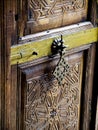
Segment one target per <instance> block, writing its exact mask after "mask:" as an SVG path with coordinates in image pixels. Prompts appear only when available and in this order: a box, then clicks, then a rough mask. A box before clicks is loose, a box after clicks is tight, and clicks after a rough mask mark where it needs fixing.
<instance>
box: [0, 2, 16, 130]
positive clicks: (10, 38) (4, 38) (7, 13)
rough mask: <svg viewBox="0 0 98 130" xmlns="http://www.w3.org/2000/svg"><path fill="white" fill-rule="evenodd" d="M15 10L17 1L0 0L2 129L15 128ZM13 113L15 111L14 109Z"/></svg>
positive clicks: (9, 129) (10, 129) (11, 129)
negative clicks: (13, 61) (12, 88)
mask: <svg viewBox="0 0 98 130" xmlns="http://www.w3.org/2000/svg"><path fill="white" fill-rule="evenodd" d="M15 11H16V1H15V0H14V1H10V0H4V1H0V18H1V19H0V28H1V32H0V34H1V35H0V38H1V39H0V48H1V50H0V62H1V63H0V64H1V66H0V76H1V77H0V79H1V83H0V89H1V98H0V99H1V118H2V119H1V121H0V122H1V125H0V127H1V130H3V129H4V130H5V129H6V130H13V129H14V128H15V127H14V128H11V122H13V120H14V118H13V117H12V116H11V108H12V106H11V102H10V98H11V84H10V83H11V66H10V47H11V43H12V42H13V44H14V42H15V38H14V34H15V33H16V31H15ZM12 113H13V111H12Z"/></svg>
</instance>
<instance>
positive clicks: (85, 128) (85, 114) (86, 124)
mask: <svg viewBox="0 0 98 130" xmlns="http://www.w3.org/2000/svg"><path fill="white" fill-rule="evenodd" d="M86 55H87V56H86V68H85V69H84V75H85V76H84V79H83V80H84V82H83V89H84V93H83V95H84V99H83V100H82V99H81V100H82V102H83V104H84V105H83V107H82V122H81V124H80V125H81V130H90V123H91V112H92V93H93V78H94V77H93V76H94V63H95V44H93V45H92V46H91V47H90V49H89V50H88V52H86Z"/></svg>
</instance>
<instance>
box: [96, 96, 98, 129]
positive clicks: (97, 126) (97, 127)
mask: <svg viewBox="0 0 98 130" xmlns="http://www.w3.org/2000/svg"><path fill="white" fill-rule="evenodd" d="M96 130H98V97H97V106H96Z"/></svg>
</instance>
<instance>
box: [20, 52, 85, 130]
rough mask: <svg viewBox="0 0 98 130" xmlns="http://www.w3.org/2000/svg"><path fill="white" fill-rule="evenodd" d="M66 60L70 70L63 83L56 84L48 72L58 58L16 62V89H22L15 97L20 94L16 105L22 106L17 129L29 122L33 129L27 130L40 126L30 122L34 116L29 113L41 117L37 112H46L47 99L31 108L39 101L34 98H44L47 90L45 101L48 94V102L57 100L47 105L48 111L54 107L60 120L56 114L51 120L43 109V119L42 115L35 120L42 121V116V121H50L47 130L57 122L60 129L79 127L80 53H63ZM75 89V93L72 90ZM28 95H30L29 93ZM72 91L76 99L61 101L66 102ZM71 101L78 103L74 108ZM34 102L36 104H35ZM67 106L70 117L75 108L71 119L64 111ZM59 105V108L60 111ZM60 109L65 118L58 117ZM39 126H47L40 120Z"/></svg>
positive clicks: (81, 58)
mask: <svg viewBox="0 0 98 130" xmlns="http://www.w3.org/2000/svg"><path fill="white" fill-rule="evenodd" d="M65 59H66V60H67V61H68V63H69V64H70V67H71V68H70V71H71V73H69V74H68V75H67V76H66V77H65V78H64V80H63V85H62V86H58V83H57V81H56V79H54V78H53V75H52V73H51V72H52V70H53V69H54V67H55V66H56V64H57V62H58V60H59V59H58V57H55V58H53V59H50V60H48V58H42V59H39V60H37V61H35V62H31V63H28V64H27V63H26V64H23V65H19V73H20V78H19V79H20V81H19V82H20V85H19V86H18V87H19V90H20V88H21V90H20V91H19V94H20V96H18V98H20V97H21V100H19V101H20V102H18V105H19V106H20V105H21V108H20V113H18V115H19V117H20V120H21V123H20V125H21V126H20V130H27V128H29V127H30V125H32V129H31V127H30V130H33V129H34V127H35V128H36V127H38V128H39V127H41V126H39V125H38V126H37V122H35V123H34V122H31V121H33V120H32V119H33V118H34V117H33V115H32V113H33V114H35V113H34V112H35V111H36V116H41V115H39V114H40V113H39V111H40V112H41V111H45V107H48V106H47V102H46V101H44V102H43V103H42V102H41V103H42V104H43V105H42V106H36V108H35V109H36V110H35V109H32V107H33V105H34V102H36V103H38V104H39V100H38V101H37V99H39V98H41V97H42V98H44V94H45V93H46V99H47V101H48V98H49V97H50V98H49V99H50V100H49V101H48V103H50V104H51V98H54V99H55V101H54V103H56V101H58V103H56V104H51V105H52V106H50V107H49V108H48V110H51V111H52V108H53V107H54V108H55V109H56V112H57V113H58V114H57V115H58V116H59V121H58V118H57V116H56V117H55V116H54V117H53V119H54V118H55V122H54V121H51V116H49V117H47V116H48V114H49V113H48V111H46V113H45V115H44V117H43V118H42V116H41V117H39V118H38V123H41V122H40V121H41V120H40V118H42V121H43V120H46V119H45V118H48V120H47V122H45V123H46V124H48V123H49V124H50V129H52V128H53V127H54V124H55V123H56V122H57V121H58V123H59V124H60V125H56V124H55V125H56V127H58V128H59V129H61V128H63V127H64V128H66V127H68V128H75V129H76V130H78V129H79V116H80V96H81V81H82V69H83V53H82V52H80V53H75V54H73V55H68V57H67V56H66V57H65ZM70 74H73V75H72V77H71V76H70ZM33 83H34V84H33ZM68 84H69V85H68ZM70 86H71V88H70ZM33 88H34V89H35V94H34V92H33ZM75 88H76V89H75ZM29 89H30V90H29ZM54 89H56V90H57V91H56V90H55V91H54V92H53V90H54ZM74 89H75V90H74ZM36 90H37V92H36ZM50 91H51V92H52V93H53V95H50V96H49V92H50ZM66 91H68V92H69V91H70V93H69V94H68V93H67V92H66ZM74 91H75V92H76V93H74ZM31 93H32V94H31ZM29 94H30V95H31V96H29ZM67 94H68V95H67ZM71 94H72V95H74V94H75V95H74V96H76V97H77V98H75V99H76V100H73V99H70V100H68V102H69V103H64V102H66V100H67V97H69V98H70V96H71ZM56 95H57V96H56ZM59 95H60V96H59ZM61 95H63V96H61ZM24 96H25V97H24ZM27 96H28V97H27ZM58 97H59V98H60V100H58ZM65 97H66V98H65ZM29 98H30V99H29ZM56 99H57V100H56ZM40 100H41V99H40ZM71 100H73V102H74V104H76V106H77V107H76V109H75V108H74V107H75V106H74V104H73V103H71V104H70V101H71ZM29 101H30V102H32V104H31V103H30V104H29ZM33 101H34V102H33ZM59 101H60V102H62V103H63V104H62V103H61V106H60V102H59ZM26 103H28V104H26ZM44 103H45V104H46V105H45V104H44ZM68 104H69V105H68ZM35 105H37V104H35ZM39 105H40V104H39ZM55 105H57V106H58V107H56V106H55ZM70 105H71V106H70ZM68 106H69V107H70V111H69V112H68V113H69V116H71V113H70V112H71V111H74V113H75V114H74V115H73V117H72V118H73V119H71V118H68V117H67V116H68V115H67V113H66V110H67V109H68V108H69V107H68ZM27 107H28V109H25V108H27ZM40 107H43V108H40ZM59 107H62V108H61V110H60V111H59ZM39 108H40V109H39ZM65 108H66V109H65ZM24 110H25V111H24ZM28 110H30V111H28ZM34 110H35V111H34ZM27 111H28V112H27ZM31 111H32V112H31ZM51 111H50V112H51ZM62 112H63V114H64V112H65V114H64V115H65V117H66V119H65V117H64V116H62V117H60V114H61V115H62ZM30 113H31V114H30ZM43 114H44V113H43ZM30 117H32V118H30ZM67 118H68V119H67ZM73 120H74V122H73ZM28 121H30V122H31V123H30V124H28V125H27V126H26V124H27V123H28ZM66 121H67V123H66V125H65V122H66ZM68 122H69V123H68ZM71 122H73V123H71ZM51 123H52V124H51ZM58 123H57V124H58ZM73 124H74V125H73ZM42 127H45V130H47V129H48V126H44V124H43V123H42Z"/></svg>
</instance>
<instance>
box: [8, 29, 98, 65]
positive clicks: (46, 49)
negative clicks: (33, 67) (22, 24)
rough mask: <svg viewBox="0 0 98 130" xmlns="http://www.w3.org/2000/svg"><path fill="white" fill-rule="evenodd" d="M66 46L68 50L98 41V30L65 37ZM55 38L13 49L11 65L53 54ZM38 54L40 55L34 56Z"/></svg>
mask: <svg viewBox="0 0 98 130" xmlns="http://www.w3.org/2000/svg"><path fill="white" fill-rule="evenodd" d="M63 39H64V41H65V42H64V44H65V45H68V49H67V50H69V49H72V48H75V47H78V46H81V45H86V44H89V43H93V42H97V41H98V28H92V29H88V30H85V31H80V32H78V33H74V34H70V35H64V36H63ZM53 40H54V38H50V39H45V40H42V41H38V42H30V43H26V44H21V45H17V46H12V47H11V58H10V60H11V64H12V65H13V64H17V63H24V62H27V61H31V60H34V59H38V58H40V57H44V56H48V55H50V54H51V45H52V42H53ZM33 52H36V53H37V54H38V55H32V53H33Z"/></svg>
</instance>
